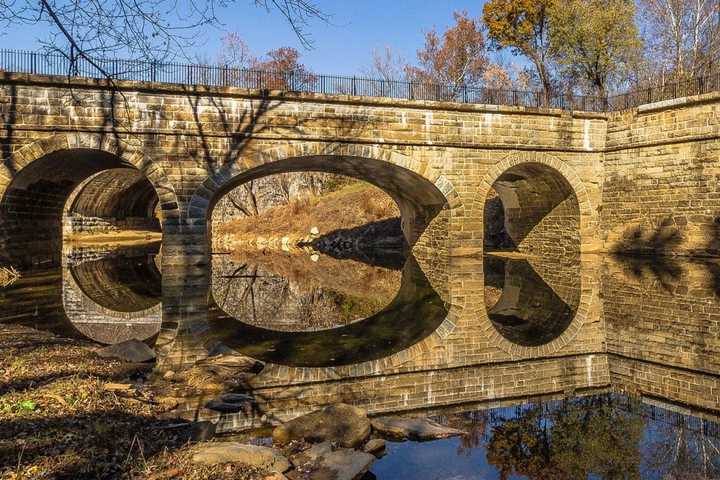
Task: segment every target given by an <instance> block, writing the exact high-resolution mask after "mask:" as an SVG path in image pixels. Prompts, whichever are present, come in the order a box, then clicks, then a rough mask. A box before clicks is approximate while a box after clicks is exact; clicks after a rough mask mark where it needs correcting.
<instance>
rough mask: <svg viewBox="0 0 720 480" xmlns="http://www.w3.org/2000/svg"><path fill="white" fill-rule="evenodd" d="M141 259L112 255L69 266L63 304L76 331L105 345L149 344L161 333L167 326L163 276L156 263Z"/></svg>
mask: <svg viewBox="0 0 720 480" xmlns="http://www.w3.org/2000/svg"><path fill="white" fill-rule="evenodd" d="M140 253H141V254H145V252H144V251H141V252H140ZM136 255H137V254H136ZM137 259H138V257H137V256H134V257H133V258H132V259H131V261H128V259H124V258H122V259H115V258H114V257H113V255H110V256H107V257H104V258H102V259H100V260H94V259H91V260H89V261H85V262H80V263H75V264H74V265H69V264H66V265H65V266H64V268H63V274H62V305H63V309H64V311H65V316H66V317H67V319H68V321H69V322H70V323H71V324H72V327H73V328H74V329H75V330H77V331H78V332H80V333H81V334H82V335H84V336H85V337H87V338H90V339H92V340H94V341H96V342H99V343H105V344H111V343H118V342H120V341H124V340H130V339H132V338H135V339H138V340H147V339H150V338H152V337H154V336H155V335H157V334H158V332H159V330H160V325H161V322H162V303H161V294H160V288H161V280H160V278H161V276H160V272H159V270H158V266H157V265H156V263H155V262H154V261H153V260H150V259H149V258H147V257H145V258H144V259H143V261H141V262H138V261H137Z"/></svg>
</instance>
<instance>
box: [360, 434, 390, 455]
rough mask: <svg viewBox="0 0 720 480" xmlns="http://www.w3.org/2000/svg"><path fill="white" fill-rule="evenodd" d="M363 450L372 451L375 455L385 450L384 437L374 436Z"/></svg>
mask: <svg viewBox="0 0 720 480" xmlns="http://www.w3.org/2000/svg"><path fill="white" fill-rule="evenodd" d="M363 451H364V452H365V453H372V454H373V455H375V456H377V455H378V454H380V453H382V452H384V451H385V440H383V439H382V438H373V439H372V440H370V441H369V442H367V443H366V444H365V447H364V448H363Z"/></svg>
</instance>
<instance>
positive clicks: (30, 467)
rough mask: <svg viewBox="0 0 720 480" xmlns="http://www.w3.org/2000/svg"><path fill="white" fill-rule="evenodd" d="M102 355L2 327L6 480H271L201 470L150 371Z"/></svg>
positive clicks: (244, 469)
mask: <svg viewBox="0 0 720 480" xmlns="http://www.w3.org/2000/svg"><path fill="white" fill-rule="evenodd" d="M96 348H97V345H95V344H93V343H90V342H86V341H82V340H75V339H68V338H60V337H56V336H54V335H52V334H49V333H46V332H41V331H37V330H33V329H30V328H26V327H21V326H15V325H0V351H2V352H3V356H2V358H0V478H2V479H13V480H19V479H30V478H32V479H44V478H53V479H55V478H68V479H69V478H72V479H78V478H88V479H89V478H148V479H154V480H161V479H169V478H193V479H230V478H232V479H246V480H261V479H264V478H266V477H267V475H268V474H269V472H264V471H262V470H260V469H258V468H255V467H250V466H248V465H244V464H240V463H232V462H230V463H225V464H223V465H201V464H196V463H193V462H192V461H191V458H192V447H193V445H194V443H195V442H194V441H193V436H194V435H197V434H196V432H195V430H194V428H193V426H192V424H188V423H187V422H185V421H177V420H173V419H165V417H167V414H168V412H169V411H170V410H172V408H173V407H174V406H173V405H172V402H169V401H168V400H167V399H165V398H162V397H158V396H156V395H154V394H153V393H152V391H151V390H150V389H149V388H145V382H146V381H147V378H146V376H147V375H148V374H149V373H150V370H151V369H152V364H128V363H123V362H120V361H115V360H108V359H103V358H100V357H98V356H97V355H96V354H95V349H96ZM161 417H162V418H161ZM178 425H179V426H178Z"/></svg>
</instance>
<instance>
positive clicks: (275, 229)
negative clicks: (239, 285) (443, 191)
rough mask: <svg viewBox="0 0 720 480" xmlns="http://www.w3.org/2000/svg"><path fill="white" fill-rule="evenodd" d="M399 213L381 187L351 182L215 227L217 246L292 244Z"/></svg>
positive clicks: (378, 220) (279, 246) (281, 246)
mask: <svg viewBox="0 0 720 480" xmlns="http://www.w3.org/2000/svg"><path fill="white" fill-rule="evenodd" d="M399 216H400V211H399V209H398V207H397V205H396V204H395V202H394V201H393V200H392V198H390V197H389V196H388V195H387V194H386V193H384V192H383V191H382V190H380V189H378V188H376V187H373V186H372V185H369V184H366V183H353V184H350V185H348V186H346V187H344V188H342V189H340V190H337V191H334V192H331V193H328V194H325V195H321V196H307V197H302V198H298V199H294V200H291V201H290V203H288V204H287V205H281V206H277V207H273V208H269V209H267V210H265V211H264V212H262V213H261V214H259V215H257V216H252V217H243V218H239V219H236V220H232V221H230V222H228V223H226V224H223V225H219V226H217V227H215V232H214V233H215V238H216V240H215V242H214V243H215V245H216V247H217V248H220V249H226V248H227V249H232V248H242V247H248V246H251V247H256V246H260V247H268V246H270V247H272V246H273V245H276V246H277V247H278V248H283V247H284V248H293V247H294V246H296V245H297V244H299V243H307V242H310V241H312V240H313V239H315V238H318V237H320V236H322V235H326V234H328V233H331V232H335V231H338V230H347V229H351V228H353V227H357V226H359V225H366V224H371V223H375V222H380V221H383V220H388V219H391V218H396V217H399Z"/></svg>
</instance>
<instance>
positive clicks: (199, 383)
mask: <svg viewBox="0 0 720 480" xmlns="http://www.w3.org/2000/svg"><path fill="white" fill-rule="evenodd" d="M263 366H264V365H263V363H262V362H258V361H257V360H255V359H253V358H250V357H246V356H245V355H240V354H230V353H228V354H224V355H217V356H214V357H208V358H205V359H203V360H200V361H198V362H196V363H195V365H193V366H192V367H191V368H190V369H188V370H187V371H186V372H183V377H184V378H185V379H186V381H187V383H188V385H190V386H191V387H194V388H197V389H199V390H210V391H220V390H227V389H232V388H237V387H240V386H243V385H245V384H246V383H247V381H248V379H249V378H251V377H253V376H255V375H257V374H258V373H259V372H260V371H262V369H263Z"/></svg>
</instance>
